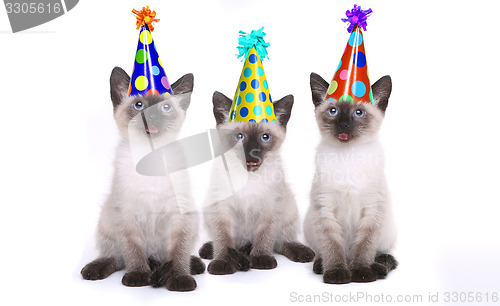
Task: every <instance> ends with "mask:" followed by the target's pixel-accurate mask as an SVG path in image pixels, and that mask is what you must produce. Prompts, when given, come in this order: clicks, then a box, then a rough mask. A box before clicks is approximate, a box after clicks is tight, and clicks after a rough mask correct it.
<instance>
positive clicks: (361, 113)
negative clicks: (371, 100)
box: [354, 109, 365, 118]
mask: <svg viewBox="0 0 500 306" xmlns="http://www.w3.org/2000/svg"><path fill="white" fill-rule="evenodd" d="M364 115H365V111H364V110H362V109H357V110H355V111H354V117H356V118H361V117H363V116H364Z"/></svg>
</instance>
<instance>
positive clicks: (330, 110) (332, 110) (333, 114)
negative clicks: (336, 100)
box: [328, 107, 339, 117]
mask: <svg viewBox="0 0 500 306" xmlns="http://www.w3.org/2000/svg"><path fill="white" fill-rule="evenodd" d="M338 113H339V111H338V110H337V109H336V108H335V107H332V108H330V109H329V110H328V115H330V116H332V117H335V116H337V114H338Z"/></svg>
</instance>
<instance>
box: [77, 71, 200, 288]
mask: <svg viewBox="0 0 500 306" xmlns="http://www.w3.org/2000/svg"><path fill="white" fill-rule="evenodd" d="M129 83H130V77H129V76H128V75H127V73H126V72H125V71H123V70H122V69H121V68H119V67H115V68H114V69H113V71H112V73H111V78H110V85H111V100H112V102H113V108H114V117H115V120H116V123H117V125H118V129H119V131H120V136H121V139H120V142H119V145H118V147H117V149H116V156H115V161H114V168H115V169H114V175H113V181H112V185H111V192H110V194H109V196H108V198H107V200H106V202H105V203H104V205H103V206H102V210H101V215H100V219H99V223H98V228H97V246H98V249H99V257H98V258H97V259H96V260H94V261H92V262H91V263H89V264H87V265H86V266H85V267H84V268H83V269H82V271H81V274H82V276H83V278H84V279H88V280H98V279H104V278H106V277H108V276H109V275H110V274H112V273H113V272H115V271H117V270H121V269H124V268H125V269H126V273H125V275H124V276H123V278H122V283H123V284H124V285H125V286H131V287H136V286H145V285H150V284H151V285H153V286H155V287H156V286H162V285H166V287H167V289H168V290H174V291H190V290H194V289H195V288H196V281H195V280H194V278H193V277H192V276H190V275H189V273H190V264H191V273H192V274H197V273H203V272H204V270H205V266H204V264H203V262H202V261H201V260H200V259H199V258H197V257H192V258H190V252H191V251H192V248H193V244H194V242H195V238H196V235H197V231H198V215H197V213H196V211H195V210H194V209H193V210H191V211H189V212H185V213H184V212H181V211H180V206H181V205H184V207H185V205H192V199H191V195H190V192H189V188H188V187H189V181H188V179H187V177H186V178H181V179H184V180H185V181H183V182H182V184H183V186H186V190H184V191H179V190H177V189H176V190H175V192H176V193H175V194H174V190H173V187H172V183H171V181H170V178H169V176H168V175H167V176H143V175H141V174H139V173H137V172H136V169H135V166H134V160H133V155H132V149H137V148H139V149H140V147H143V149H146V150H149V151H151V147H150V146H151V145H152V143H157V144H166V143H168V142H170V141H172V140H174V139H175V138H176V136H177V134H178V132H179V130H180V128H181V126H182V123H183V122H184V118H185V116H186V109H187V108H188V106H189V104H190V99H191V93H192V91H193V75H192V74H186V75H185V76H183V77H182V78H180V79H179V80H177V82H175V83H173V84H172V86H171V88H172V91H173V95H170V96H169V95H152V96H150V95H147V96H135V97H128V96H127V89H128V86H129ZM131 139H134V141H133V143H132V141H131Z"/></svg>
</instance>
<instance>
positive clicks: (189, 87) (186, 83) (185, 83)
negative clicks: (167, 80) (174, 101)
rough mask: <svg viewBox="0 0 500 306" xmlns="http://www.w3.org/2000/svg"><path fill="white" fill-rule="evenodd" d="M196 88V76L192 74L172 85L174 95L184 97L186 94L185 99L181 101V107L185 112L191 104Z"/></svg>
mask: <svg viewBox="0 0 500 306" xmlns="http://www.w3.org/2000/svg"><path fill="white" fill-rule="evenodd" d="M193 86H194V75H193V74H192V73H188V74H186V75H184V76H183V77H181V78H180V79H178V80H177V81H175V83H174V84H172V86H171V87H172V92H173V93H174V95H182V94H186V95H185V97H183V99H182V100H181V103H180V104H181V107H182V109H184V110H187V108H188V107H189V104H190V103H191V93H192V92H193Z"/></svg>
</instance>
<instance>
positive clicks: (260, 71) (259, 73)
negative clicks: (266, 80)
mask: <svg viewBox="0 0 500 306" xmlns="http://www.w3.org/2000/svg"><path fill="white" fill-rule="evenodd" d="M257 74H258V75H259V76H263V75H264V69H262V67H258V68H257Z"/></svg>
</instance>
